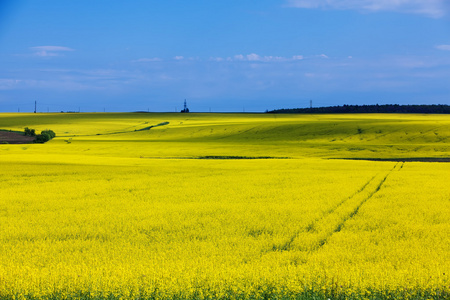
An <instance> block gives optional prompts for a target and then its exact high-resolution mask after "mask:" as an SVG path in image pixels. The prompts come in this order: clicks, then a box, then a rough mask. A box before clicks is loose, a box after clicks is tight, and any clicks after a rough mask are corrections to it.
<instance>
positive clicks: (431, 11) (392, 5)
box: [287, 0, 449, 18]
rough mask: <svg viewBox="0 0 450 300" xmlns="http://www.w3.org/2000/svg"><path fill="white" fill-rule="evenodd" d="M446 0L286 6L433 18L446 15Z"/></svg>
mask: <svg viewBox="0 0 450 300" xmlns="http://www.w3.org/2000/svg"><path fill="white" fill-rule="evenodd" d="M446 1H447V0H287V6H289V7H298V8H309V9H317V8H320V9H340V10H358V11H366V12H378V11H395V12H400V13H412V14H422V15H426V16H429V17H433V18H440V17H443V16H444V15H446V14H447V13H448V9H449V5H448V3H446Z"/></svg>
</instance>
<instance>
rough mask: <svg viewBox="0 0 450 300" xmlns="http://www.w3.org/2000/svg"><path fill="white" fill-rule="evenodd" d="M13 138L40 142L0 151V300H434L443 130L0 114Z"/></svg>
mask: <svg viewBox="0 0 450 300" xmlns="http://www.w3.org/2000/svg"><path fill="white" fill-rule="evenodd" d="M24 127H30V128H35V129H36V131H39V132H40V131H41V130H46V129H51V130H53V131H54V132H55V133H56V138H54V139H53V140H51V141H50V142H47V143H46V144H18V145H11V144H4V145H3V144H2V145H0V166H1V172H0V193H1V197H0V225H1V227H0V298H4V299H17V298H19V299H21V298H22V299H23V298H33V299H34V298H36V299H49V298H52V299H55V298H66V299H67V298H83V299H103V298H105V299H106V298H117V299H119V298H129V299H136V298H144V299H145V298H148V299H167V298H176V299H269V298H272V299H275V298H276V299H328V298H330V299H347V298H353V299H397V298H404V299H406V298H410V299H446V298H448V297H450V275H449V273H450V261H449V260H448V257H449V256H450V239H449V236H450V220H449V218H448V216H449V215H450V203H449V199H450V189H449V188H448V178H449V174H450V165H449V164H448V163H439V162H433V161H440V160H446V159H448V158H449V157H450V146H449V138H450V117H449V116H446V115H394V114H392V115H391V114H390V115H380V114H378V115H375V114H374V115H276V114H273V115H272V114H162V113H159V114H147V113H134V114H131V113H130V114H125V113H123V114H109V113H108V114H62V113H61V114H0V129H5V130H13V131H22V130H23V128H24ZM349 159H356V160H349ZM370 159H377V160H380V159H381V161H371V160H370ZM423 161H428V162H423Z"/></svg>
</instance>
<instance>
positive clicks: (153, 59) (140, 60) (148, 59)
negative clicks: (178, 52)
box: [132, 57, 162, 63]
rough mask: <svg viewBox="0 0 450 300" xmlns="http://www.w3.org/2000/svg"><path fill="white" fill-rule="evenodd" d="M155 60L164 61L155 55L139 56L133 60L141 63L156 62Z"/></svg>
mask: <svg viewBox="0 0 450 300" xmlns="http://www.w3.org/2000/svg"><path fill="white" fill-rule="evenodd" d="M155 61H162V59H161V58H159V57H153V58H139V59H136V60H133V61H132V62H137V63H139V62H155Z"/></svg>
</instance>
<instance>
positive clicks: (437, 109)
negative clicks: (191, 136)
mask: <svg viewBox="0 0 450 300" xmlns="http://www.w3.org/2000/svg"><path fill="white" fill-rule="evenodd" d="M266 113H277V114H360V113H364V114H366V113H383V114H384V113H395V114H450V106H449V105H445V104H433V105H399V104H384V105H378V104H376V105H343V106H327V107H311V108H282V109H274V110H270V111H269V110H268V111H266Z"/></svg>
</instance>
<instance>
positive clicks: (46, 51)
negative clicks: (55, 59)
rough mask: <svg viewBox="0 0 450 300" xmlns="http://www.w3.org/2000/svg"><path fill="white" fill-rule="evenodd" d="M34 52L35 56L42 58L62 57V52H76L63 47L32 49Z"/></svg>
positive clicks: (38, 47) (37, 47)
mask: <svg viewBox="0 0 450 300" xmlns="http://www.w3.org/2000/svg"><path fill="white" fill-rule="evenodd" d="M31 50H33V51H34V55H36V56H42V57H51V56H60V55H61V52H68V51H75V50H74V49H72V48H69V47H62V46H36V47H31Z"/></svg>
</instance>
